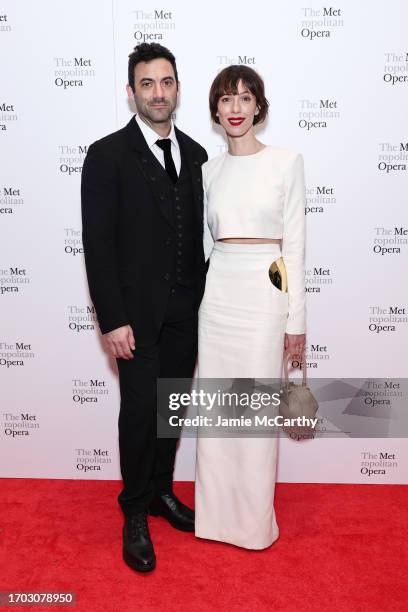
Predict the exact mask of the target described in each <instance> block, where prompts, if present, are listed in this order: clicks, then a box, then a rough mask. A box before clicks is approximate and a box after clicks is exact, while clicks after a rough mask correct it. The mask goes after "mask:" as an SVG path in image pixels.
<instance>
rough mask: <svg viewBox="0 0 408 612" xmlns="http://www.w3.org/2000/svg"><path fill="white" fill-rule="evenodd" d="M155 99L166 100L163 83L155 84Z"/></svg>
mask: <svg viewBox="0 0 408 612" xmlns="http://www.w3.org/2000/svg"><path fill="white" fill-rule="evenodd" d="M153 94H154V97H155V98H164V90H163V87H162V85H161V83H155V84H154V88H153Z"/></svg>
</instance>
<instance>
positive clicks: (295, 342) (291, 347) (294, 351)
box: [284, 334, 306, 360]
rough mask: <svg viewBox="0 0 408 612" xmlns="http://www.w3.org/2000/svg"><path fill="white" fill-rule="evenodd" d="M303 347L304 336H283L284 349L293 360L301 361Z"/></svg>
mask: <svg viewBox="0 0 408 612" xmlns="http://www.w3.org/2000/svg"><path fill="white" fill-rule="evenodd" d="M305 345H306V334H285V342H284V349H285V351H287V352H288V353H290V355H291V356H292V357H293V359H297V360H300V359H301V357H302V353H303V349H304V348H305Z"/></svg>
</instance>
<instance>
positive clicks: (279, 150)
mask: <svg viewBox="0 0 408 612" xmlns="http://www.w3.org/2000/svg"><path fill="white" fill-rule="evenodd" d="M267 150H268V152H269V155H270V157H273V158H274V159H276V160H277V161H280V162H282V163H283V164H288V165H290V164H292V163H293V162H294V161H295V159H297V158H298V157H302V154H301V153H299V152H298V151H294V150H293V149H287V148H286V147H275V146H273V145H267Z"/></svg>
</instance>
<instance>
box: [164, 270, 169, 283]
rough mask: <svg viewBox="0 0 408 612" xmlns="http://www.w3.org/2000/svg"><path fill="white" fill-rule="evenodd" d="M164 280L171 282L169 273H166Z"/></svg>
mask: <svg viewBox="0 0 408 612" xmlns="http://www.w3.org/2000/svg"><path fill="white" fill-rule="evenodd" d="M164 280H166V281H169V280H170V274H169V273H168V272H166V274H165V275H164Z"/></svg>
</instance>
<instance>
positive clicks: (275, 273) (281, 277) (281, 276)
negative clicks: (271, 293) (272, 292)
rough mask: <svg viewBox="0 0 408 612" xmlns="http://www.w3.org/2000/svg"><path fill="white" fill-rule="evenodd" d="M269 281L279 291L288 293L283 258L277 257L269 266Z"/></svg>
mask: <svg viewBox="0 0 408 612" xmlns="http://www.w3.org/2000/svg"><path fill="white" fill-rule="evenodd" d="M269 279H270V281H271V283H272V285H274V286H275V287H276V288H277V289H279V291H284V292H287V291H288V276H287V274H286V268H285V262H284V261H283V257H279V259H277V260H276V261H273V262H272V263H271V265H270V266H269Z"/></svg>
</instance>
